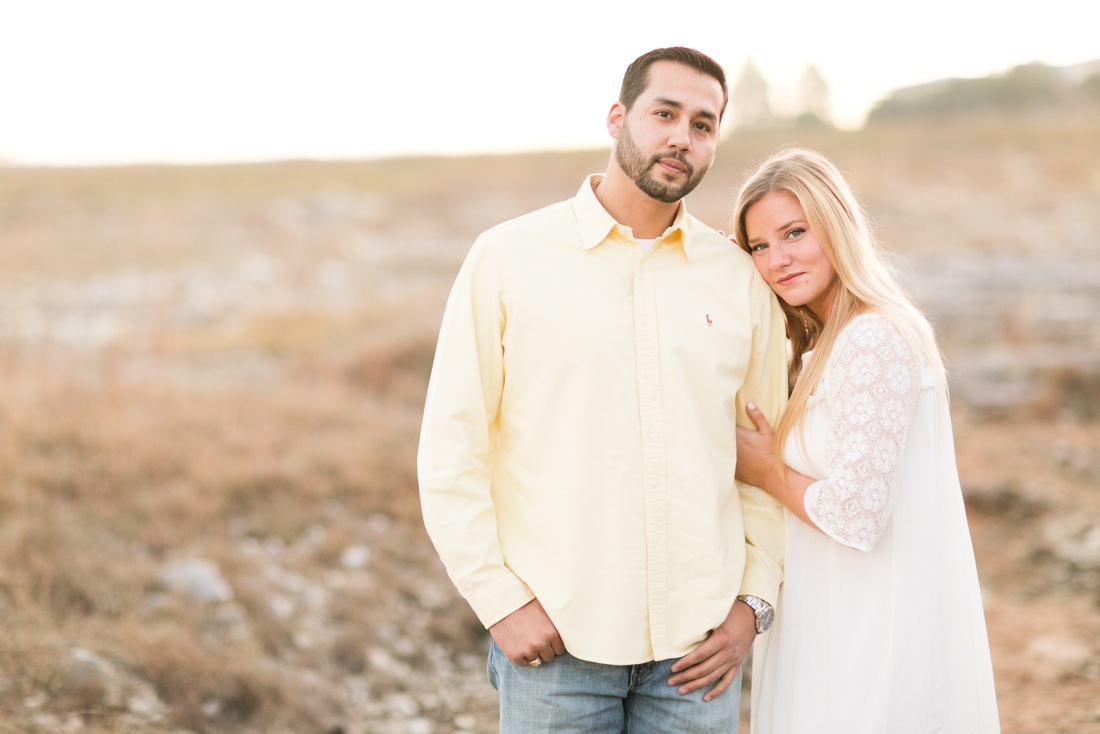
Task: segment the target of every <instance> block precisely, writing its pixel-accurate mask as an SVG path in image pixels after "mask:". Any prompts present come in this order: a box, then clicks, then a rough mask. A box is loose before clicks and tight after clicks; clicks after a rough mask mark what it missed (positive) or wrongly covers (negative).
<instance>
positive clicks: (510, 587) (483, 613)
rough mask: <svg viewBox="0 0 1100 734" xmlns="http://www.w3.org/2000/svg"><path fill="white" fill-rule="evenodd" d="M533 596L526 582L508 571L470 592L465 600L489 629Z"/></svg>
mask: <svg viewBox="0 0 1100 734" xmlns="http://www.w3.org/2000/svg"><path fill="white" fill-rule="evenodd" d="M534 598H535V594H534V593H533V592H532V591H531V589H530V588H528V586H527V584H525V583H523V582H522V581H520V580H519V577H518V576H516V575H515V574H513V573H510V572H509V573H506V574H504V575H503V576H501V577H500V578H498V579H496V580H495V581H492V582H491V583H488V584H485V585H484V586H482V587H481V588H479V589H478V590H477V591H476V592H474V593H472V594H470V595H469V596H468V597H466V601H467V602H469V604H470V608H471V609H473V610H474V614H476V615H477V618H478V619H479V620H480V621H481V624H482V625H484V626H485V629H489V627H491V626H493V625H494V624H496V623H497V622H499V621H500V620H502V619H504V618H505V617H507V616H508V615H509V614H511V613H512V612H514V611H516V610H517V609H519V608H520V607H522V606H523V605H524V604H527V603H528V602H530V601H531V600H532V599H534Z"/></svg>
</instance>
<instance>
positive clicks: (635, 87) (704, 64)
mask: <svg viewBox="0 0 1100 734" xmlns="http://www.w3.org/2000/svg"><path fill="white" fill-rule="evenodd" d="M658 61H675V62H677V63H679V64H684V65H685V66H690V67H691V68H692V69H695V70H696V71H698V72H701V73H703V74H706V75H707V76H712V77H714V78H715V79H717V80H718V83H719V84H721V85H722V109H721V110H719V111H718V115H719V117H721V115H722V114H723V113H724V112H725V111H726V103H727V102H728V101H729V88H728V87H727V86H726V72H725V71H723V70H722V67H721V66H720V65H719V64H718V62H717V61H715V60H714V59H712V58H711V57H709V56H707V55H706V54H704V53H700V52H699V51H696V50H695V49H693V48H685V47H683V46H672V47H670V48H657V49H654V50H652V51H649V52H648V53H644V54H642V55H641V56H639V57H638V58H636V59H634V61H633V62H631V64H630V66H628V67H626V74H624V75H623V86H622V88H621V89H619V101H620V102H622V103H623V105H625V106H626V108H627V109H628V110H629V109H630V107H631V105H633V104H634V102H635V101H636V100H637V99H638V97H640V96H641V95H642V92H644V91H645V88H646V87H647V86H648V85H649V67H651V66H653V64H655V63H656V62H658Z"/></svg>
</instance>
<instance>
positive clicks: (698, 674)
mask: <svg viewBox="0 0 1100 734" xmlns="http://www.w3.org/2000/svg"><path fill="white" fill-rule="evenodd" d="M754 639H756V615H755V614H754V613H753V611H752V608H750V607H749V605H748V604H746V603H745V602H742V601H735V602H734V603H733V606H732V607H730V612H729V614H727V615H726V619H725V621H723V622H722V624H720V625H718V627H717V628H716V629H714V630H712V631H711V633H710V636H709V637H707V639H706V641H704V642H703V644H702V645H700V646H699V647H697V648H695V649H694V650H692V651H691V652H690V653H688V654H687V655H685V656H684V657H682V658H680V659H679V660H677V661H676V662H675V663H673V664H672V672H673V676H672V677H671V678H669V679H668V684H669V685H670V686H679V689H678V690H677V691H676V692H677V693H679V694H680V695H681V696H683V695H685V694H687V693H691V692H692V691H694V690H696V689H699V688H703V687H704V686H709V685H711V684H715V685H714V688H712V689H711V690H709V691H707V692H706V693H705V694H704V695H703V701H710V700H712V699H714V698H717V697H718V696H720V695H721V694H722V693H723V692H725V690H726V689H727V688H729V687H730V684H732V683H733V681H734V679H735V678H736V677H737V671H738V669H740V667H741V663H743V662H744V661H745V656H746V655H748V654H749V648H750V647H751V646H752V642H753V640H754Z"/></svg>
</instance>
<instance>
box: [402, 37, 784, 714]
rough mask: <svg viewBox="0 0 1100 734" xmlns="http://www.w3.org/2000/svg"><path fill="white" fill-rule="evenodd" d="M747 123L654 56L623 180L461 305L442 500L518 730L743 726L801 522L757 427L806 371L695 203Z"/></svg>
mask: <svg viewBox="0 0 1100 734" xmlns="http://www.w3.org/2000/svg"><path fill="white" fill-rule="evenodd" d="M726 101H727V88H726V81H725V75H724V73H723V71H722V68H721V67H720V66H719V65H718V64H717V63H715V62H714V61H713V60H712V59H710V58H709V57H707V56H704V55H703V54H701V53H699V52H697V51H694V50H691V49H685V48H668V49H657V50H655V51H652V52H649V53H647V54H644V55H643V56H641V57H640V58H638V59H637V60H636V61H634V62H633V63H632V64H631V65H630V67H629V68H628V69H627V71H626V75H625V77H624V79H623V84H622V89H621V91H620V97H619V101H618V102H616V103H615V104H614V105H612V107H611V111H610V113H609V114H608V117H607V127H608V132H609V133H610V134H611V137H612V138H613V139H614V141H615V142H614V145H613V150H612V155H611V160H610V162H609V164H608V169H607V172H606V174H604V175H602V176H600V175H594V176H590V177H588V179H587V180H586V181H585V182H584V183H583V184H582V186H581V189H580V192H579V193H578V194H577V196H576V197H575V198H574V199H571V200H569V201H565V202H561V203H559V204H556V205H553V206H550V207H548V208H546V209H542V210H540V211H537V212H534V213H532V214H528V215H526V216H523V217H520V218H518V219H515V220H512V221H510V222H506V223H504V224H501V225H498V226H497V227H494V228H493V229H490V230H489V231H487V232H485V233H483V234H482V235H481V236H480V237H479V238H478V240H477V242H476V243H475V244H474V246H473V248H472V249H471V251H470V253H469V255H468V257H467V259H466V262H465V263H464V264H463V266H462V269H461V271H460V272H459V275H458V278H457V280H456V282H455V285H454V289H453V290H452V293H451V297H450V300H449V302H448V304H447V310H446V313H445V314H444V319H443V326H442V329H441V332H440V337H439V345H438V348H437V353H436V360H435V366H434V368H433V370H432V378H431V384H430V387H429V390H428V399H427V405H426V409H425V416H424V425H423V430H422V434H421V443H420V454H419V458H418V470H419V475H420V487H421V499H422V505H423V510H424V519H425V524H426V526H427V528H428V532H429V534H430V535H431V537H432V540H433V542H434V543H435V545H436V548H437V549H438V551H439V553H440V556H441V558H442V559H443V562H444V564H445V565H446V567H447V571H448V573H449V574H450V576H451V579H452V580H453V581H454V583H455V585H456V586H457V587H458V590H459V592H460V593H461V594H462V595H463V596H464V597H465V598H466V599H467V601H468V602H469V603H470V605H471V606H472V608H473V610H474V612H475V613H476V614H477V616H478V617H479V619H480V620H481V621H482V623H484V624H485V626H486V627H487V628H488V629H489V632H490V634H491V636H492V640H493V644H492V646H491V649H490V653H489V678H490V681H491V682H492V683H493V685H494V686H495V687H496V689H497V691H498V693H499V695H500V718H501V732H504V733H506V734H507V733H509V732H515V733H523V734H528V733H530V732H615V733H616V734H618V733H619V732H631V733H634V734H637V733H640V732H654V733H656V732H660V733H661V734H669V733H673V732H692V733H693V734H695V733H697V732H731V731H735V730H736V727H737V721H738V703H739V698H740V666H741V663H742V661H743V660H744V657H745V654H746V653H747V651H748V648H749V646H750V644H751V642H752V640H753V638H754V637H755V635H756V633H757V630H760V631H762V630H763V629H765V628H766V626H767V624H768V623H769V622H770V616H769V615H770V612H771V608H770V606H769V605H770V603H771V602H772V601H773V600H774V599H775V598H776V595H777V592H778V587H779V582H780V575H781V566H780V562H781V561H780V557H781V554H782V548H783V517H782V509H781V508H780V507H779V505H778V504H777V503H776V502H775V501H774V500H772V499H771V498H770V497H768V496H767V495H766V494H764V493H763V492H761V491H760V490H759V489H756V488H754V487H749V486H747V485H743V486H738V485H736V484H735V481H734V467H735V464H736V443H735V431H734V428H735V416H736V419H737V421H738V422H740V423H741V424H742V425H745V426H748V425H750V423H749V422H748V418H747V416H746V415H745V407H744V406H745V403H746V402H747V401H748V400H749V399H750V398H751V399H752V400H754V401H755V402H756V404H757V405H759V406H761V408H762V409H763V410H764V411H765V412H766V413H767V414H769V416H770V417H772V418H774V417H775V416H776V415H777V413H778V411H779V408H780V407H781V405H782V402H783V401H784V399H785V397H786V372H785V368H784V334H783V319H782V315H781V313H780V312H779V310H778V306H777V304H776V301H775V299H774V297H773V296H772V294H771V291H770V289H769V288H768V286H767V285H766V284H765V283H764V281H763V280H762V279H760V278H759V276H758V275H757V273H756V268H755V267H754V266H753V264H752V261H751V259H750V258H749V257H748V256H747V255H746V254H745V253H744V252H743V251H741V250H740V248H738V247H736V246H734V245H732V244H730V243H729V241H728V240H726V238H725V237H723V236H722V235H720V234H718V233H717V232H715V231H714V230H712V229H709V228H707V227H705V226H703V225H702V224H701V223H699V222H698V221H697V220H695V219H694V218H693V217H691V216H689V215H688V214H687V211H686V209H685V207H684V204H683V201H682V199H683V197H684V196H685V195H687V193H688V192H690V191H691V190H692V189H694V188H695V186H696V185H697V184H698V183H699V181H700V180H701V179H702V178H703V175H704V174H705V173H706V171H707V169H708V168H709V167H710V165H711V163H712V162H713V160H714V154H715V150H716V148H717V145H718V130H719V123H720V121H721V117H722V113H723V111H724V109H725V106H726ZM730 687H733V688H734V690H733V691H730V692H728V693H725V695H720V694H723V692H724V691H726V689H728V688H730Z"/></svg>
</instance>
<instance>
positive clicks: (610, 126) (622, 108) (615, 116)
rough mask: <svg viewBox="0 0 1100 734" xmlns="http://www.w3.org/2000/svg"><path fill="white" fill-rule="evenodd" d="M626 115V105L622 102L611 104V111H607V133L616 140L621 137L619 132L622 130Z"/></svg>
mask: <svg viewBox="0 0 1100 734" xmlns="http://www.w3.org/2000/svg"><path fill="white" fill-rule="evenodd" d="M625 117H626V105H624V104H623V103H622V102H616V103H615V104H613V105H611V111H610V112H608V113H607V133H608V134H609V135H610V136H611V137H613V138H615V139H616V140H618V139H619V133H620V132H622V129H623V119H624V118H625Z"/></svg>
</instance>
